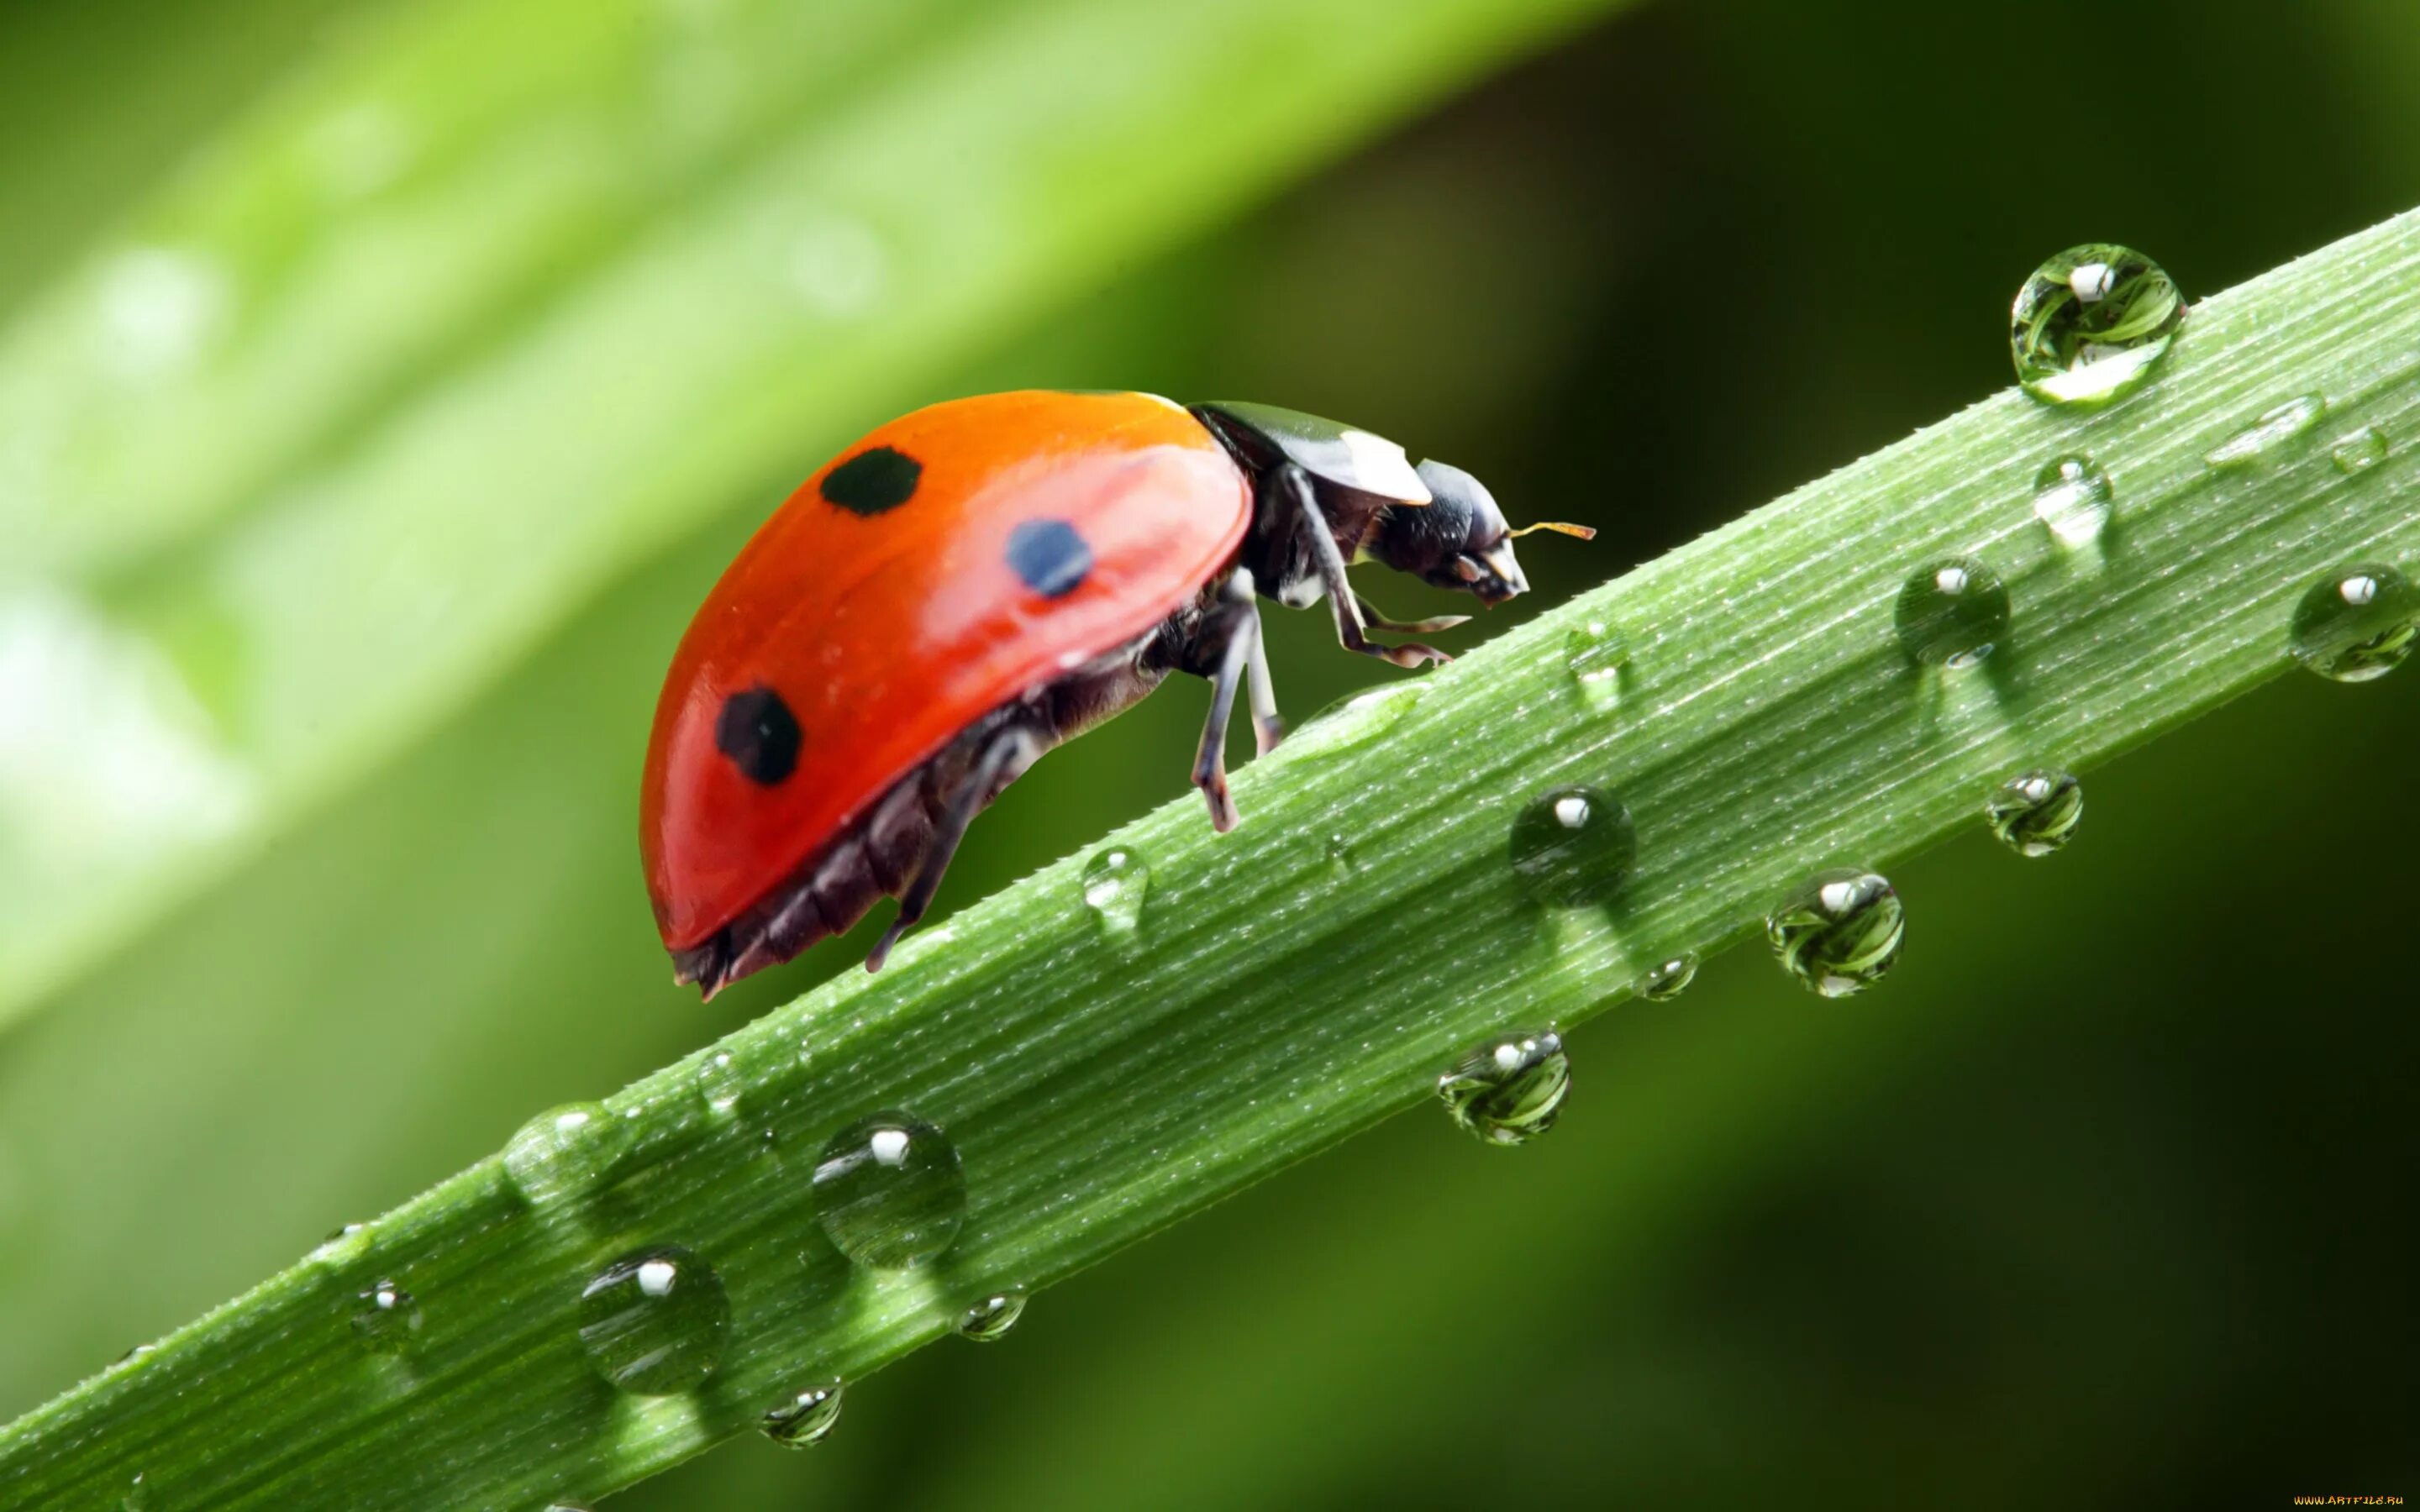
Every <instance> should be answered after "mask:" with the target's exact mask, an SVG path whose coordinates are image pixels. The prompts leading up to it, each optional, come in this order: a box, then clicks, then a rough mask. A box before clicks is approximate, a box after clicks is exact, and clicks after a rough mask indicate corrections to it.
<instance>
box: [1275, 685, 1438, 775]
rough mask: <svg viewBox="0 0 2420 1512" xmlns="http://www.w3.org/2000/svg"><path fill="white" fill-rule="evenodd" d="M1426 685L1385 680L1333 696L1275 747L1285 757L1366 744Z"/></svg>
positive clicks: (1407, 709)
mask: <svg viewBox="0 0 2420 1512" xmlns="http://www.w3.org/2000/svg"><path fill="white" fill-rule="evenodd" d="M1425 691H1426V689H1425V688H1424V687H1422V686H1421V685H1420V684H1419V683H1388V684H1386V685H1385V686H1383V687H1373V688H1369V689H1367V690H1365V691H1363V692H1359V693H1353V694H1348V695H1347V696H1345V697H1343V698H1341V699H1339V700H1337V701H1336V702H1333V703H1331V704H1329V705H1328V706H1327V707H1326V708H1325V709H1322V710H1321V711H1320V712H1319V713H1318V714H1316V715H1314V716H1312V717H1311V720H1310V722H1309V723H1307V724H1305V725H1304V726H1303V727H1302V728H1301V729H1299V730H1297V731H1295V733H1293V734H1292V735H1290V736H1288V737H1287V739H1286V743H1285V744H1284V745H1282V746H1280V747H1279V748H1278V751H1279V753H1280V754H1281V755H1283V756H1285V757H1286V758H1287V759H1289V760H1293V759H1295V758H1297V757H1302V756H1315V755H1324V754H1326V753H1327V752H1330V751H1339V750H1348V749H1351V748H1354V747H1356V746H1366V745H1368V744H1369V743H1370V742H1371V741H1373V740H1375V739H1377V738H1378V737H1379V736H1380V735H1382V734H1384V733H1387V731H1388V730H1389V729H1391V728H1393V726H1394V725H1395V723H1396V722H1397V721H1398V720H1400V719H1402V718H1403V717H1404V715H1406V714H1408V713H1410V712H1411V710H1412V706H1413V705H1414V704H1416V703H1418V702H1419V701H1420V696H1421V694H1422V693H1424V692H1425Z"/></svg>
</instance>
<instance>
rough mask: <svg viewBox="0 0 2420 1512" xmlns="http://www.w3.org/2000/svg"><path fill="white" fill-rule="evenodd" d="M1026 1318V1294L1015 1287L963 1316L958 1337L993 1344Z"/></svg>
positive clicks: (986, 1300)
mask: <svg viewBox="0 0 2420 1512" xmlns="http://www.w3.org/2000/svg"><path fill="white" fill-rule="evenodd" d="M1024 1316H1025V1290H1024V1288H1021V1287H1011V1288H1008V1289H1007V1290H1006V1291H995V1292H993V1293H992V1294H991V1295H990V1296H988V1297H985V1299H984V1300H983V1301H981V1302H979V1303H976V1304H974V1305H973V1306H971V1307H970V1308H968V1309H967V1310H966V1311H965V1312H963V1313H961V1314H959V1315H958V1335H959V1336H960V1337H961V1338H970V1339H972V1340H974V1341H975V1342H976V1343H977V1344H990V1343H992V1342H994V1341H996V1340H998V1339H1000V1338H1001V1337H1003V1336H1005V1335H1007V1333H1008V1331H1009V1330H1010V1329H1012V1328H1014V1327H1016V1320H1017V1319H1020V1318H1022V1317H1024Z"/></svg>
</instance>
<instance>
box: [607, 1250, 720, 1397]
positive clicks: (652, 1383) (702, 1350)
mask: <svg viewBox="0 0 2420 1512" xmlns="http://www.w3.org/2000/svg"><path fill="white" fill-rule="evenodd" d="M730 1332H731V1302H730V1299H729V1298H728V1297H726V1296H725V1295H724V1294H723V1290H722V1278H721V1276H719V1275H716V1274H715V1273H714V1267H712V1266H710V1265H708V1264H706V1261H704V1260H703V1259H700V1258H699V1257H697V1256H695V1255H692V1254H690V1252H689V1251H688V1250H685V1249H683V1248H681V1247H680V1246H679V1245H677V1244H657V1245H653V1246H651V1247H649V1248H647V1249H643V1250H634V1251H632V1252H631V1253H630V1254H628V1255H625V1256H623V1257H621V1258H620V1259H618V1260H615V1261H614V1262H613V1263H612V1264H611V1265H608V1266H606V1267H605V1268H604V1269H603V1270H601V1271H598V1272H597V1273H596V1274H595V1275H594V1276H591V1277H590V1278H589V1281H588V1285H587V1286H586V1287H584V1288H582V1290H581V1293H580V1343H581V1346H582V1348H583V1349H585V1350H587V1351H588V1363H589V1364H590V1365H592V1366H594V1367H595V1368H596V1371H597V1374H598V1375H600V1376H602V1377H604V1378H605V1380H606V1381H609V1382H611V1383H612V1384H613V1385H614V1386H616V1387H618V1388H620V1389H621V1390H623V1391H627V1392H630V1393H632V1394H633V1395H636V1396H671V1395H673V1394H675V1393H676V1392H684V1391H690V1390H693V1389H695V1388H696V1387H697V1386H699V1385H701V1384H703V1383H704V1382H705V1381H706V1378H707V1377H708V1376H711V1375H713V1374H714V1371H715V1367H716V1366H718V1365H721V1363H722V1346H723V1340H724V1338H725V1337H726V1336H727V1335H729V1334H730Z"/></svg>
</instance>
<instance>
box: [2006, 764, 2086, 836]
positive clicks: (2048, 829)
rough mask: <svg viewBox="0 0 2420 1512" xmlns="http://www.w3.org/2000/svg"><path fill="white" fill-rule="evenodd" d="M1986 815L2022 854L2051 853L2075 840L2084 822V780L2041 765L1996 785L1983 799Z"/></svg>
mask: <svg viewBox="0 0 2420 1512" xmlns="http://www.w3.org/2000/svg"><path fill="white" fill-rule="evenodd" d="M1983 818H1984V821H1985V823H1987V824H1989V825H1991V826H1992V833H1993V834H1994V835H1996V836H1998V837H1999V839H2000V842H2001V843H2002V844H2004V845H2006V846H2008V847H2009V849H2010V850H2012V851H2014V852H2016V853H2017V854H2018V855H2019V856H2048V855H2049V854H2050V853H2051V852H2053V851H2055V850H2058V849H2061V848H2062V847H2064V846H2065V845H2066V844H2067V842H2068V841H2071V840H2073V839H2074V838H2075V830H2076V826H2077V825H2081V824H2083V823H2084V784H2083V783H2081V782H2078V781H2077V780H2076V779H2074V778H2073V777H2072V776H2071V775H2070V774H2068V773H2066V772H2062V771H2058V770H2056V769H2055V768H2053V767H2046V766H2038V767H2036V768H2034V769H2033V770H2032V771H2030V772H2024V773H2021V774H2020V775H2018V776H2016V777H2012V778H2010V779H2008V780H2007V781H2006V782H2003V783H2001V784H2000V785H1999V786H1998V787H1997V788H1995V789H1993V792H1992V795H1991V797H1989V798H1988V799H1986V800H1984V804H1983Z"/></svg>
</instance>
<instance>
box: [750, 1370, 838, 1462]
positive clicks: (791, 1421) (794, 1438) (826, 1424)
mask: <svg viewBox="0 0 2420 1512" xmlns="http://www.w3.org/2000/svg"><path fill="white" fill-rule="evenodd" d="M840 1403H841V1383H840V1381H839V1380H838V1378H834V1380H833V1381H832V1383H831V1384H830V1385H829V1386H810V1387H809V1388H807V1389H806V1390H805V1391H802V1392H800V1393H799V1394H798V1396H794V1397H792V1398H790V1399H789V1400H788V1401H786V1402H783V1404H782V1405H781V1406H779V1407H776V1408H774V1409H773V1410H772V1411H771V1412H768V1413H766V1414H765V1417H764V1421H763V1424H762V1426H763V1427H764V1429H765V1437H767V1438H768V1439H770V1440H772V1441H773V1442H774V1443H778V1444H780V1445H781V1446H782V1447H783V1448H784V1449H812V1448H814V1446H815V1445H816V1444H819V1443H823V1442H824V1435H826V1434H828V1433H830V1431H831V1430H832V1426H833V1425H834V1424H836V1423H838V1422H839V1421H840Z"/></svg>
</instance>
